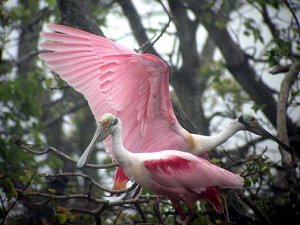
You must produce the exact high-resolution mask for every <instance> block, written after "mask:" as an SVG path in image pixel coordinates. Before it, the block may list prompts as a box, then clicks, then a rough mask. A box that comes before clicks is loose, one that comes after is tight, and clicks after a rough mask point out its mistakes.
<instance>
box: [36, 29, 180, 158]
mask: <svg viewBox="0 0 300 225" xmlns="http://www.w3.org/2000/svg"><path fill="white" fill-rule="evenodd" d="M48 27H49V28H50V29H51V30H53V32H43V33H41V36H42V37H44V38H46V39H47V41H46V42H44V43H42V44H41V45H40V46H41V47H42V48H43V49H46V50H50V51H51V52H49V53H43V54H40V58H42V59H43V60H44V61H46V63H47V64H48V66H49V67H50V68H51V69H52V70H53V71H55V72H56V73H57V74H59V75H60V77H61V78H62V79H63V80H65V81H66V82H67V83H68V84H69V85H70V86H72V87H73V88H74V89H75V90H77V91H78V92H80V93H81V94H83V95H84V97H85V98H86V99H87V101H88V104H89V106H90V108H91V111H92V113H93V115H94V117H95V119H96V121H98V120H99V118H100V117H101V116H102V115H103V114H104V113H107V112H110V113H114V114H115V115H117V116H118V117H120V118H121V120H122V121H124V123H123V142H124V145H125V147H126V148H127V149H130V150H131V151H133V152H151V151H157V150H162V149H186V144H185V141H184V139H183V137H182V136H181V132H180V130H181V129H183V128H181V126H180V125H179V123H178V121H177V119H176V117H175V115H174V112H173V108H172V104H171V101H170V97H169V70H168V66H167V65H166V64H165V63H164V62H163V61H162V60H160V59H159V58H158V57H156V56H154V55H150V54H137V53H136V52H134V51H132V50H130V49H127V48H125V47H123V46H121V45H119V44H117V43H115V42H112V41H110V40H108V39H106V38H103V37H100V36H96V35H93V34H90V33H87V32H84V31H81V30H77V29H74V28H70V27H66V26H63V25H57V24H49V25H48ZM105 144H106V146H108V149H110V142H106V143H105Z"/></svg>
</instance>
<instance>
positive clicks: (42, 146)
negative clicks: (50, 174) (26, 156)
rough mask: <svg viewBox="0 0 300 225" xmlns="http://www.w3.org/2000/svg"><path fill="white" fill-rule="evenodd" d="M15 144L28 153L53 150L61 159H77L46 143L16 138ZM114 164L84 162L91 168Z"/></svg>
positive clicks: (104, 167)
mask: <svg viewBox="0 0 300 225" xmlns="http://www.w3.org/2000/svg"><path fill="white" fill-rule="evenodd" d="M15 144H16V145H18V146H19V147H21V148H22V149H23V150H25V151H27V152H29V153H32V154H34V155H44V154H47V153H50V152H53V153H54V154H56V155H58V156H60V157H61V158H63V159H66V160H68V161H70V162H72V163H74V164H76V163H77V161H76V160H75V159H73V158H71V157H70V156H68V155H66V154H65V153H63V152H61V151H59V150H58V149H56V148H54V147H50V146H47V145H46V144H37V145H31V144H27V143H25V142H22V141H21V140H20V139H17V140H16V141H15ZM34 148H38V149H39V151H36V150H34ZM40 149H44V150H40ZM116 166H117V164H115V163H111V164H106V165H97V164H89V163H87V164H85V166H84V167H87V168H93V169H110V168H114V167H116Z"/></svg>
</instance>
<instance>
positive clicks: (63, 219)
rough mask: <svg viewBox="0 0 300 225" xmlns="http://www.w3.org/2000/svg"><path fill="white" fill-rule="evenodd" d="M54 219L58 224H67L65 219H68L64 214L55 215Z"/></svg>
mask: <svg viewBox="0 0 300 225" xmlns="http://www.w3.org/2000/svg"><path fill="white" fill-rule="evenodd" d="M56 218H57V220H58V222H59V223H60V224H65V223H66V222H67V219H68V217H67V215H66V214H64V213H58V214H56Z"/></svg>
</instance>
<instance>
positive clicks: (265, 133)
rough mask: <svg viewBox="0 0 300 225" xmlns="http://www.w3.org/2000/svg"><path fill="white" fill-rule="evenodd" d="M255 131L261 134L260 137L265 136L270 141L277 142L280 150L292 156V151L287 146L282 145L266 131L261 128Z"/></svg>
mask: <svg viewBox="0 0 300 225" xmlns="http://www.w3.org/2000/svg"><path fill="white" fill-rule="evenodd" d="M256 129H257V131H259V132H261V133H262V135H261V136H265V137H268V138H270V139H272V140H273V141H275V142H277V144H279V145H280V147H281V148H283V149H284V150H286V151H287V152H289V153H290V154H293V150H292V149H291V148H290V147H289V146H287V145H286V144H284V143H283V142H282V141H280V140H279V139H278V138H276V137H274V136H273V135H272V134H270V133H269V132H268V131H266V130H265V129H264V128H262V127H261V126H259V127H257V128H256Z"/></svg>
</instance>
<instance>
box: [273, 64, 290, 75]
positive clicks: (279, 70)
mask: <svg viewBox="0 0 300 225" xmlns="http://www.w3.org/2000/svg"><path fill="white" fill-rule="evenodd" d="M290 67H291V64H287V65H283V66H281V65H277V66H275V67H274V68H273V69H272V70H271V71H270V73H271V74H273V75H275V74H279V73H286V72H288V71H289V69H290Z"/></svg>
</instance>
